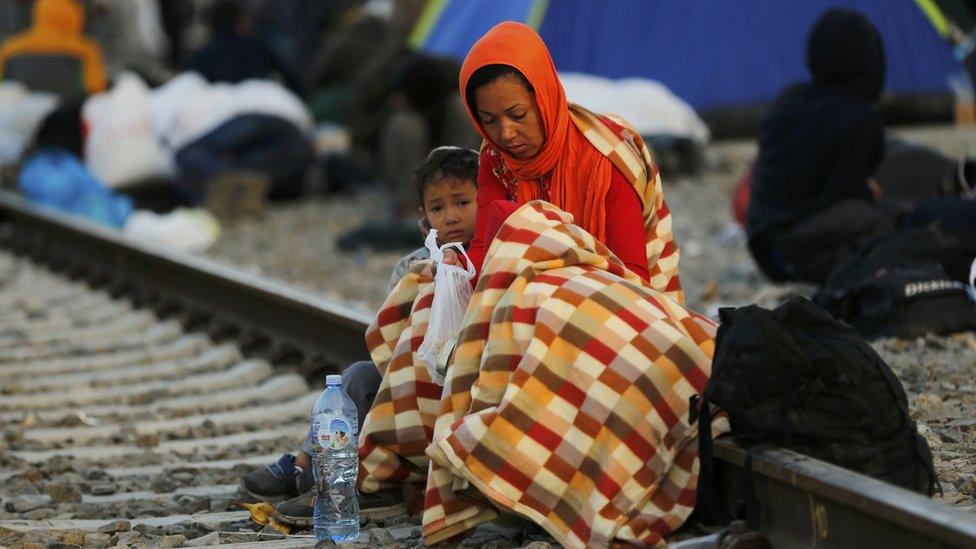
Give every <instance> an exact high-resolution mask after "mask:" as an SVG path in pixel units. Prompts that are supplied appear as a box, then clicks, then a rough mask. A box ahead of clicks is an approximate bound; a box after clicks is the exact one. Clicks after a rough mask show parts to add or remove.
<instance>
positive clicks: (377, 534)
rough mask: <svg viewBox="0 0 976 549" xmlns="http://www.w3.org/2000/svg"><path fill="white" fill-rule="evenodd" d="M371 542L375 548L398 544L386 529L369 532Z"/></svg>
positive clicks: (375, 529)
mask: <svg viewBox="0 0 976 549" xmlns="http://www.w3.org/2000/svg"><path fill="white" fill-rule="evenodd" d="M369 541H370V542H371V544H372V545H373V546H375V547H382V546H384V545H392V544H394V543H396V542H397V540H396V538H395V537H393V535H392V534H390V531H389V530H387V529H386V528H374V529H372V530H370V531H369Z"/></svg>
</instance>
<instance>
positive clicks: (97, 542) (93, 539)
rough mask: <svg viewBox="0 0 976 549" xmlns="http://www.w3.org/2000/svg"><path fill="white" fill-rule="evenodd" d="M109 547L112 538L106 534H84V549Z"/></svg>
mask: <svg viewBox="0 0 976 549" xmlns="http://www.w3.org/2000/svg"><path fill="white" fill-rule="evenodd" d="M111 545H112V536H110V535H108V534H103V533H101V532H98V533H88V534H85V547H94V548H95V549H105V548H106V547H111Z"/></svg>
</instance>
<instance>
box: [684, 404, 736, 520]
mask: <svg viewBox="0 0 976 549" xmlns="http://www.w3.org/2000/svg"><path fill="white" fill-rule="evenodd" d="M688 403H689V405H690V406H689V408H690V410H691V412H690V413H689V415H688V422H689V423H691V424H694V423H695V421H698V463H699V467H698V490H697V493H698V511H699V512H700V515H701V519H702V521H703V522H705V523H706V524H726V523H728V522H729V521H731V520H732V517H731V515H730V514H729V511H728V509H727V508H726V507H725V504H724V503H723V502H722V500H721V498H719V497H718V491H717V490H716V489H715V463H714V459H715V458H714V455H713V452H712V413H711V407H710V406H709V404H708V401H707V400H706V399H705V398H702V397H701V396H699V395H692V396H691V398H690V399H689V401H688Z"/></svg>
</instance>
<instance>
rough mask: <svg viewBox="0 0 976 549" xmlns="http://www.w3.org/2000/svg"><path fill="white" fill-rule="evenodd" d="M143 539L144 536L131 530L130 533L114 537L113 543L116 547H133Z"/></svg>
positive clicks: (122, 533)
mask: <svg viewBox="0 0 976 549" xmlns="http://www.w3.org/2000/svg"><path fill="white" fill-rule="evenodd" d="M141 538H142V534H140V533H139V532H137V531H135V530H129V531H128V532H119V533H118V534H115V535H114V536H112V543H114V544H115V545H132V544H133V543H135V542H136V540H139V539H141Z"/></svg>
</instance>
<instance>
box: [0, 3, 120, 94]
mask: <svg viewBox="0 0 976 549" xmlns="http://www.w3.org/2000/svg"><path fill="white" fill-rule="evenodd" d="M84 23H85V12H84V9H83V8H82V6H81V5H80V4H79V3H78V2H76V1H75V0H37V2H36V3H35V4H34V15H33V24H32V26H31V28H30V29H29V30H27V31H26V32H23V33H20V34H18V35H16V36H13V37H11V38H9V39H7V40H6V41H5V42H4V43H3V45H2V46H0V78H3V79H9V80H17V81H19V82H22V83H24V84H25V85H26V86H27V87H28V88H30V89H31V90H32V91H46V92H51V93H55V94H57V95H59V96H60V97H61V99H62V100H69V99H75V98H78V97H81V96H84V95H90V94H93V93H97V92H100V91H102V90H104V89H105V86H106V84H107V78H106V76H105V62H104V60H103V58H102V51H101V48H100V47H99V46H98V44H97V43H96V42H95V41H93V40H91V39H88V38H85V37H84V36H82V34H81V30H82V28H83V27H84Z"/></svg>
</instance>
